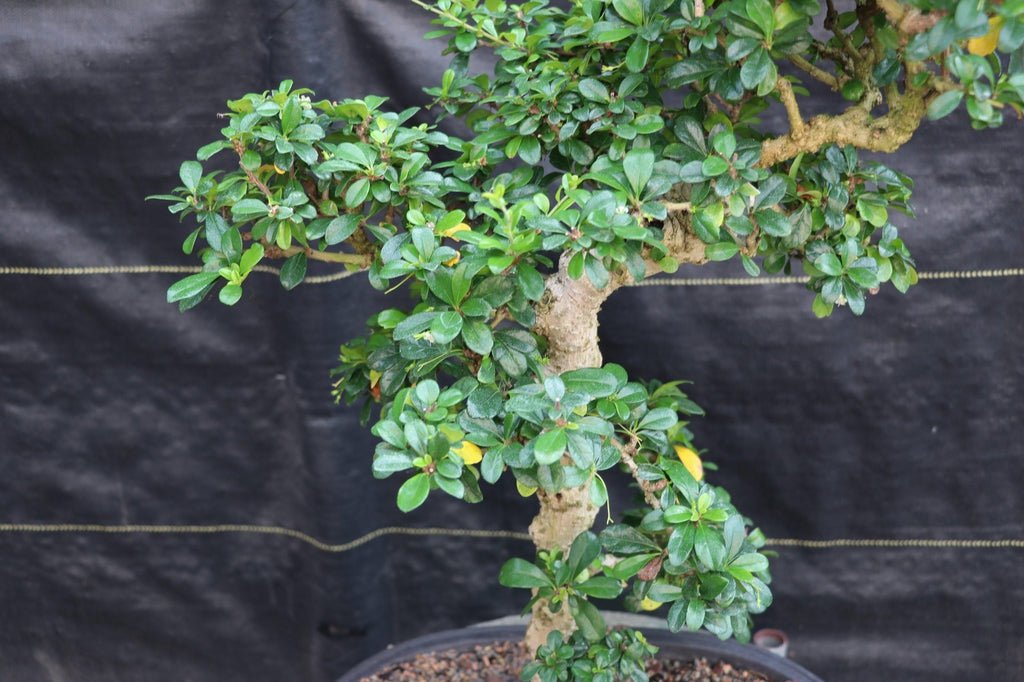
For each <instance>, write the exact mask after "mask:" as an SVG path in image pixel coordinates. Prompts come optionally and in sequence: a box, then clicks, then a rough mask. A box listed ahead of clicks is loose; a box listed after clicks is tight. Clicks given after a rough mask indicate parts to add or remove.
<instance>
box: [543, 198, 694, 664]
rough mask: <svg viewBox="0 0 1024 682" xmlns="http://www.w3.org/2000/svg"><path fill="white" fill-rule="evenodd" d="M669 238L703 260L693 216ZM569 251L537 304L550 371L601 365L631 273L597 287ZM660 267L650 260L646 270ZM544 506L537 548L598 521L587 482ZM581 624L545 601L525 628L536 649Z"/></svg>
mask: <svg viewBox="0 0 1024 682" xmlns="http://www.w3.org/2000/svg"><path fill="white" fill-rule="evenodd" d="M667 198H668V199H669V200H676V199H683V198H686V193H685V188H682V187H680V188H673V191H671V192H670V193H669V196H668V197H667ZM663 227H664V230H665V234H664V241H665V244H666V246H668V249H669V252H670V253H671V254H672V255H673V256H674V257H675V258H676V259H677V260H678V261H679V262H680V263H703V262H705V261H706V260H707V259H706V258H705V256H704V243H703V242H701V241H700V240H699V239H697V237H696V236H694V235H693V233H692V231H691V230H690V229H689V216H688V215H687V214H685V213H671V214H670V215H669V217H668V219H667V220H666V221H665V223H664V225H663ZM568 263H569V258H568V254H566V253H563V254H562V257H561V260H560V261H559V263H558V272H556V273H553V274H552V275H550V276H549V277H548V279H547V282H546V284H545V291H544V297H543V298H542V299H541V300H540V302H539V303H538V304H537V323H536V325H535V327H534V330H535V331H536V332H537V333H539V334H541V335H542V336H544V337H545V338H546V339H547V340H548V351H547V356H546V357H547V360H548V372H550V373H551V374H561V373H562V372H567V371H569V370H573V369H582V368H584V367H600V366H601V349H600V348H599V347H598V339H597V314H598V313H599V312H600V311H601V305H602V304H603V303H604V302H605V300H606V299H607V298H608V297H609V296H611V294H612V293H613V292H614V291H615V290H616V289H618V288H619V287H621V286H623V285H625V284H627V283H629V282H630V281H631V278H630V276H629V274H628V273H627V272H626V271H625V270H624V269H623V270H620V271H618V272H616V273H613V275H612V277H611V281H609V283H608V285H607V286H606V287H605V288H604V289H596V288H595V287H594V285H593V284H591V283H590V280H589V279H587V277H586V275H584V276H583V277H581V278H580V279H572V278H571V277H569V273H568V270H567V268H568ZM657 272H660V268H659V267H658V266H657V265H656V264H655V263H653V262H648V267H647V275H648V276H650V275H652V274H655V273H657ZM537 499H538V501H539V502H540V511H539V512H538V513H537V516H536V517H535V518H534V519H533V522H532V523H531V524H530V537H531V538H533V543H534V544H535V545H536V546H537V549H539V550H541V549H543V550H550V549H555V548H560V549H562V550H563V551H568V549H569V545H571V544H572V541H573V540H575V539H576V536H577V535H579V534H580V533H582V532H583V531H585V530H588V529H590V528H591V527H592V526H593V525H594V519H595V517H596V516H597V507H595V506H594V505H593V504H592V503H591V502H590V494H589V492H588V486H583V487H581V488H567V489H565V490H561V491H559V492H557V493H546V492H544V491H542V490H540V491H538V492H537ZM575 629H576V624H575V622H574V621H573V618H572V615H571V614H570V613H569V609H568V608H562V609H561V610H560V611H558V612H557V613H552V612H551V610H550V609H549V608H548V603H547V601H545V600H540V601H538V602H537V603H536V604H534V606H533V615H532V617H531V619H530V625H529V627H528V628H527V630H526V645H527V646H528V647H529V648H530V651H531V652H536V650H537V648H538V647H540V645H542V644H544V642H545V641H546V640H547V637H548V634H549V633H550V632H552V631H553V630H559V631H561V632H563V633H566V634H568V633H570V632H572V631H573V630H575Z"/></svg>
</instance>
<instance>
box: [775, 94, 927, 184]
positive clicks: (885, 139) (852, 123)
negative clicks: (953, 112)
mask: <svg viewBox="0 0 1024 682" xmlns="http://www.w3.org/2000/svg"><path fill="white" fill-rule="evenodd" d="M927 109H928V104H927V102H926V100H925V97H924V95H923V93H918V92H908V93H907V94H904V95H899V96H898V97H897V98H896V99H895V100H894V101H892V102H890V103H889V112H888V113H886V114H885V115H883V116H878V117H877V118H876V117H873V116H872V115H871V113H870V112H869V111H867V110H866V109H864V108H862V107H860V106H853V107H850V108H849V109H847V110H846V111H845V112H843V113H842V114H838V115H836V116H825V115H823V116H815V117H814V118H812V119H811V120H810V121H808V122H807V123H806V124H805V125H804V126H803V127H802V128H801V129H800V130H799V131H793V132H791V133H790V134H789V135H783V136H782V137H776V138H773V139H771V140H767V141H766V142H765V143H764V144H763V145H762V146H761V161H760V163H759V165H760V166H761V167H762V168H770V167H772V166H774V165H775V164H777V163H780V162H782V161H788V160H789V159H793V158H796V156H797V155H799V154H802V153H804V152H816V151H818V150H819V149H821V148H822V147H825V146H827V145H830V144H838V145H847V144H848V145H852V146H854V147H857V148H859V149H867V150H870V151H875V152H894V151H896V150H897V149H899V148H900V147H902V146H903V145H904V144H906V143H907V142H908V141H909V140H910V138H911V137H912V136H913V134H914V132H915V131H916V130H917V128H918V126H919V125H920V124H921V119H923V118H924V115H925V113H926V112H927Z"/></svg>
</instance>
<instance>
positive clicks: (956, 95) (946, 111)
mask: <svg viewBox="0 0 1024 682" xmlns="http://www.w3.org/2000/svg"><path fill="white" fill-rule="evenodd" d="M963 98H964V91H963V90H950V91H949V92H944V93H942V94H941V95H939V96H938V97H936V98H935V99H933V100H932V102H931V104H929V105H928V118H929V119H931V120H933V121H934V120H936V119H940V118H943V117H944V116H949V115H950V114H952V113H953V111H954V110H955V109H956V108H957V107H958V106H959V105H960V102H961V100H963Z"/></svg>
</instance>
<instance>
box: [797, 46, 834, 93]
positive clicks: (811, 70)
mask: <svg viewBox="0 0 1024 682" xmlns="http://www.w3.org/2000/svg"><path fill="white" fill-rule="evenodd" d="M789 61H790V62H791V63H792V64H793V66H795V67H797V68H798V69H800V70H801V71H803V72H804V73H806V74H807V75H809V76H810V77H811V78H813V79H814V80H817V81H820V82H822V83H824V84H825V85H827V86H828V87H830V88H832V89H833V90H836V91H838V90H839V88H841V87H842V83H841V82H840V80H839V77H838V76H833V75H832V74H831V73H829V72H828V71H826V70H824V69H822V68H821V67H818V66H815V65H814V64H812V63H811V62H809V61H807V60H806V59H805V58H803V57H801V56H800V55H798V54H794V55H790V57H789Z"/></svg>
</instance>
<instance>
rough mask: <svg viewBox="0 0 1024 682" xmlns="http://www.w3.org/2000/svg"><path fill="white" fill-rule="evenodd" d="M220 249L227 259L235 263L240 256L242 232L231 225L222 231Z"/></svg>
mask: <svg viewBox="0 0 1024 682" xmlns="http://www.w3.org/2000/svg"><path fill="white" fill-rule="evenodd" d="M220 250H221V251H223V252H224V256H225V257H226V258H227V259H228V261H230V262H232V263H237V262H238V259H239V258H240V257H241V256H242V234H241V232H239V231H238V228H237V227H232V228H231V229H230V230H228V231H227V232H225V233H224V235H223V236H222V237H221V240H220Z"/></svg>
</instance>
